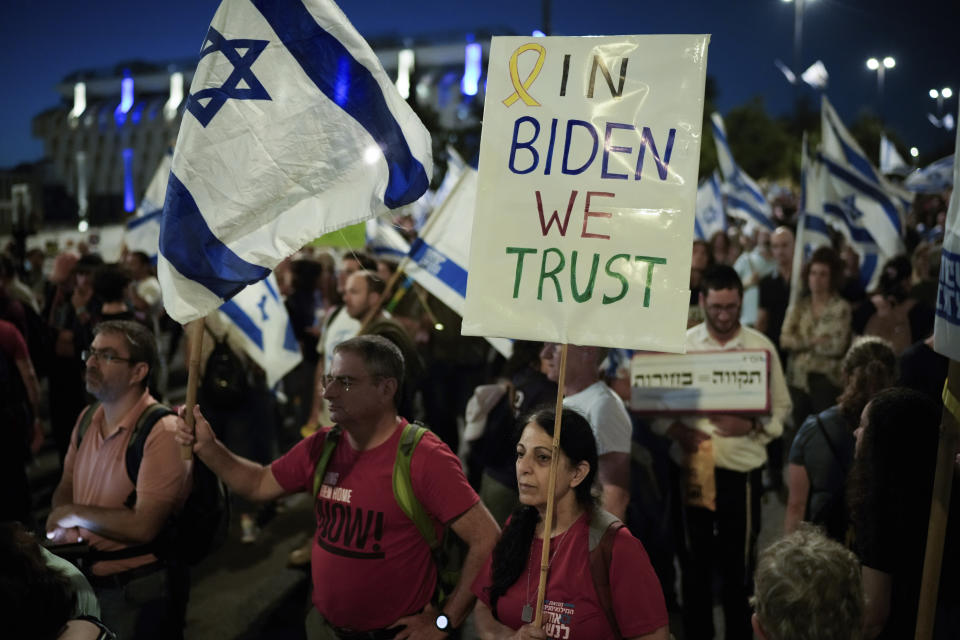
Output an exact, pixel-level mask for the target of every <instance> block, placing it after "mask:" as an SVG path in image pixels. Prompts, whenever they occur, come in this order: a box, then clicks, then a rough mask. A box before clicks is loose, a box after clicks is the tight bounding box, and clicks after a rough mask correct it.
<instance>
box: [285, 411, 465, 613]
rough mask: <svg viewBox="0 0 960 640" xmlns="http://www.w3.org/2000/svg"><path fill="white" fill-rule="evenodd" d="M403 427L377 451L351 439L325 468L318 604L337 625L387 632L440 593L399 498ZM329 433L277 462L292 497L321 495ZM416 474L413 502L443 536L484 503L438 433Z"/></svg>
mask: <svg viewBox="0 0 960 640" xmlns="http://www.w3.org/2000/svg"><path fill="white" fill-rule="evenodd" d="M405 424H406V421H405V420H402V421H401V424H400V426H398V427H397V430H396V432H395V433H394V434H393V435H392V436H391V437H390V439H389V440H387V441H386V442H384V443H383V444H381V445H379V446H378V447H375V448H373V449H370V450H369V451H357V450H355V449H354V448H353V447H352V446H351V445H350V442H349V440H348V439H347V437H346V435H345V434H344V435H343V436H341V438H340V441H339V442H338V443H337V448H336V449H335V450H334V452H333V456H332V457H331V459H330V463H329V464H328V465H327V469H326V475H325V477H324V481H323V484H322V486H321V487H320V493H319V495H318V496H317V501H316V518H317V531H316V536H315V538H314V544H313V554H312V561H311V569H312V572H313V604H314V606H316V607H317V609H318V610H319V611H320V613H321V614H323V617H324V618H326V619H327V620H328V621H329V622H330V623H332V624H334V625H336V626H338V627H345V628H349V629H355V630H369V629H379V628H382V627H386V626H388V625H391V624H393V623H394V622H396V620H397V619H398V618H401V617H403V616H405V615H409V614H412V613H416V612H418V611H420V610H421V609H422V608H423V607H424V606H425V605H426V604H427V603H428V602H429V601H430V597H431V596H432V595H433V590H434V587H435V585H436V568H435V566H434V562H433V558H432V556H431V554H430V548H429V547H428V546H427V543H426V542H425V541H424V539H423V537H422V536H421V535H420V533H419V532H418V531H417V528H416V526H415V525H414V524H413V521H412V520H410V519H409V518H408V517H407V516H406V515H404V513H403V511H402V510H401V509H400V507H399V506H398V505H397V502H396V499H395V498H394V495H393V464H394V461H395V460H396V456H397V445H398V444H399V442H400V436H401V434H402V433H403V426H404V425H405ZM329 431H330V429H329V428H325V429H321V430H320V431H318V432H317V433H316V434H314V435H312V436H310V437H309V438H306V439H305V440H302V441H301V442H300V443H298V444H297V445H296V446H295V447H294V448H293V449H291V450H290V451H289V452H288V453H287V454H286V455H284V456H283V457H281V458H280V459H279V460H276V461H275V462H274V463H273V465H272V466H271V469H272V471H273V475H274V477H275V478H276V479H277V482H278V483H279V484H280V486H281V487H283V489H284V490H285V491H289V492H295V491H308V492H309V491H312V490H313V472H314V469H315V467H316V462H317V460H318V459H319V458H320V454H321V452H322V451H323V441H324V438H325V437H326V434H327V433H328V432H329ZM410 470H411V477H412V480H413V492H414V495H416V497H417V500H419V501H420V503H421V504H422V505H423V507H424V508H425V509H426V510H427V513H429V514H430V515H431V516H432V517H433V518H434V520H435V523H436V526H437V533H438V535H439V534H440V533H441V532H442V528H443V524H444V523H447V522H449V521H450V520H452V519H454V518H456V517H457V516H459V515H461V514H462V513H464V512H465V511H467V509H469V508H470V507H472V506H473V505H474V504H476V503H477V502H478V501H479V500H480V498H479V497H478V496H477V494H476V492H474V490H473V489H472V488H471V487H470V485H469V484H468V483H467V479H466V477H464V475H463V469H462V468H461V466H460V460H459V459H457V457H456V456H455V455H454V454H453V453H452V452H451V451H450V449H449V447H447V445H445V444H444V443H443V442H441V441H440V439H439V438H437V437H436V436H435V435H434V434H433V433H432V432H428V433H426V434H424V436H423V439H422V440H421V441H420V443H419V444H418V445H417V448H416V449H414V452H413V458H412V460H411V462H410Z"/></svg>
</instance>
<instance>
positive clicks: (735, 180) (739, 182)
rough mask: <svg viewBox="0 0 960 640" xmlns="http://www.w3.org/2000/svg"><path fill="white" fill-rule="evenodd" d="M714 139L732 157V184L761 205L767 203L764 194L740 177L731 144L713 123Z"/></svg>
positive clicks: (738, 166) (730, 180)
mask: <svg viewBox="0 0 960 640" xmlns="http://www.w3.org/2000/svg"><path fill="white" fill-rule="evenodd" d="M713 137H714V138H716V139H717V140H718V141H720V144H722V145H723V148H724V149H726V150H727V155H728V156H730V164H732V165H733V175H731V176H730V179H729V182H730V184H733V185H736V186H737V188H739V189H743V190H744V191H746V192H748V193H749V194H750V195H751V196H753V198H754V199H755V200H756V201H757V202H759V203H761V204H762V203H764V202H766V201H767V200H766V198H764V197H763V194H762V193H758V192H757V191H756V190H755V189H753V188H752V187H751V186H750V185H749V184H747V183H746V181H745V180H744V179H743V178H742V177H741V176H740V173H741V171H740V165H738V164H737V161H736V160H734V159H733V151H732V150H731V149H730V143H729V142H727V136H726V135H724V133H723V131H721V130H720V127H719V126H717V123H716V122H714V123H713Z"/></svg>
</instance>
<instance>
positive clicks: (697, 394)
mask: <svg viewBox="0 0 960 640" xmlns="http://www.w3.org/2000/svg"><path fill="white" fill-rule="evenodd" d="M769 389H770V360H769V354H768V353H767V352H766V351H763V350H759V349H745V350H738V351H703V352H697V353H688V354H686V355H673V354H660V353H640V354H636V355H634V356H633V360H632V361H631V363H630V408H631V409H632V410H634V411H637V412H641V413H657V414H663V413H682V414H697V413H710V412H716V411H727V412H735V413H759V414H767V413H770V391H769Z"/></svg>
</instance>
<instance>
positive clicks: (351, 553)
mask: <svg viewBox="0 0 960 640" xmlns="http://www.w3.org/2000/svg"><path fill="white" fill-rule="evenodd" d="M402 382H403V356H402V355H401V353H400V350H399V349H398V348H397V347H396V346H395V345H394V344H393V343H391V342H390V341H389V340H386V339H385V338H382V337H380V336H360V337H356V338H351V339H350V340H346V341H344V342H341V343H340V344H339V345H337V347H336V348H335V349H334V356H333V361H332V363H331V367H330V371H329V373H328V375H326V376H324V383H325V384H324V392H323V397H324V399H325V400H326V401H327V402H328V403H329V407H330V416H331V418H332V419H333V420H334V421H336V423H337V424H338V425H339V426H340V427H341V428H342V429H343V437H342V439H341V441H340V442H339V443H338V444H337V447H336V449H335V450H334V453H333V456H332V457H331V459H330V462H329V464H328V465H327V468H326V473H325V475H324V478H323V483H322V485H321V487H320V491H319V493H318V495H317V501H316V518H317V532H316V536H315V538H314V543H313V553H312V561H311V567H312V572H313V603H314V606H315V607H316V608H317V610H318V611H319V613H320V614H321V615H322V616H323V617H324V618H325V619H326V621H327V622H328V624H329V625H330V626H331V627H332V628H333V631H334V633H335V634H336V635H337V636H339V637H352V636H353V634H364V635H363V637H378V638H390V637H393V634H394V633H399V634H400V637H402V638H414V639H421V638H438V639H439V638H444V637H446V635H447V634H446V633H445V632H444V631H442V630H441V627H443V625H444V623H447V624H448V625H450V627H452V628H456V627H457V626H459V624H460V623H461V622H462V621H463V619H464V618H465V617H466V616H467V613H468V612H469V611H470V609H471V607H472V605H473V600H474V596H473V595H472V594H471V593H470V585H471V584H472V582H473V580H474V578H475V577H476V575H477V573H478V572H479V571H480V568H481V567H482V566H483V563H484V561H485V560H486V558H487V556H488V555H489V554H490V552H491V551H492V549H493V546H494V544H495V542H496V538H497V534H498V529H497V525H496V522H495V521H494V519H493V517H492V516H491V515H490V513H489V512H488V511H487V509H486V507H484V506H483V504H482V503H481V502H480V499H479V497H478V496H477V494H476V493H475V492H474V491H473V489H471V488H470V485H469V484H468V483H467V481H466V478H465V477H464V475H463V471H462V469H461V466H460V461H459V460H458V459H457V457H456V456H454V455H453V453H452V452H451V451H450V449H449V448H448V447H447V446H446V445H445V444H443V443H442V442H441V441H440V440H439V438H437V437H436V436H434V435H433V434H432V433H427V434H426V435H425V436H424V437H423V439H422V440H421V441H420V443H419V444H418V445H417V447H416V449H415V450H414V453H413V457H412V460H411V476H412V484H413V491H414V495H415V496H416V498H417V500H419V501H420V503H421V504H422V505H423V506H424V508H425V509H426V511H427V512H428V513H429V514H430V515H431V516H432V518H433V519H434V523H435V525H436V527H437V532H438V534H439V533H440V532H441V530H442V527H444V526H447V525H449V526H450V527H451V528H452V529H453V531H454V532H455V533H456V534H457V535H458V536H460V538H462V539H463V540H464V541H465V542H466V543H467V545H468V547H469V551H468V553H467V556H466V558H465V560H464V563H463V569H462V574H461V577H460V582H459V583H458V584H457V587H456V589H454V591H453V593H452V594H451V595H450V596H449V597H448V598H447V600H446V601H445V602H444V606H443V611H442V612H440V611H438V610H437V609H436V608H435V607H434V606H433V605H432V604H431V597H432V595H433V593H434V589H435V586H436V579H437V576H436V567H435V566H434V562H433V559H432V556H431V553H430V548H429V547H428V545H427V543H426V541H425V540H424V539H423V537H422V536H421V535H420V533H419V532H418V531H417V529H416V526H415V525H414V523H413V521H412V520H410V519H409V518H407V517H406V516H405V515H404V513H403V511H401V509H400V507H399V506H398V505H397V503H396V500H395V498H394V495H393V479H392V478H393V466H394V460H395V459H396V455H397V446H398V444H399V440H400V435H401V434H402V432H403V427H404V425H405V424H406V420H405V419H404V418H402V417H400V416H398V415H397V410H396V402H397V396H398V389H399V388H400V387H401V385H402ZM194 413H195V417H196V423H197V428H196V433H195V434H191V433H190V431H189V429H188V428H187V426H186V424H184V423H183V421H182V420H181V421H180V424H179V428H178V432H177V439H178V440H179V441H180V442H181V443H182V444H192V445H193V449H194V451H195V452H196V454H197V455H198V456H200V458H201V459H202V460H203V461H204V462H205V463H206V464H207V466H209V467H210V468H211V469H212V470H213V471H214V472H215V473H216V474H217V475H219V476H220V477H221V478H222V479H223V480H224V481H225V482H226V483H227V485H228V486H229V487H230V488H231V489H232V490H233V491H235V492H237V493H239V494H240V495H242V496H244V497H245V498H248V499H252V500H258V501H264V500H273V499H276V498H278V497H280V496H282V495H284V494H289V493H294V492H298V491H311V490H312V487H313V475H314V470H315V468H316V463H317V460H318V459H319V457H320V454H321V452H322V451H323V443H324V439H325V438H326V436H327V434H328V433H329V431H330V429H329V428H326V429H321V430H319V431H317V432H316V433H315V434H313V435H312V436H310V437H308V438H306V439H305V440H302V441H301V442H300V443H299V444H297V445H296V446H295V447H294V448H293V449H291V450H290V451H289V452H288V453H287V454H285V455H284V456H282V457H281V458H280V459H278V460H276V461H274V462H273V464H271V465H269V466H261V465H258V464H255V463H253V462H250V461H249V460H244V459H242V458H239V457H237V456H235V455H234V454H233V453H231V452H230V451H229V450H228V449H227V448H226V447H224V446H223V444H221V443H220V442H219V441H217V440H216V439H215V437H214V435H213V432H212V431H211V430H210V426H209V425H208V424H207V422H206V421H205V420H204V419H203V416H202V415H201V413H200V411H199V409H195V412H194ZM441 613H442V614H443V615H442V616H441ZM443 617H445V618H446V620H441V619H440V618H443ZM401 625H402V626H401ZM404 627H405V628H404ZM450 627H448V628H450ZM370 632H372V634H370ZM368 634H370V635H368Z"/></svg>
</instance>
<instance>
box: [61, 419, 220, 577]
mask: <svg viewBox="0 0 960 640" xmlns="http://www.w3.org/2000/svg"><path fill="white" fill-rule="evenodd" d="M99 406H100V403H99V402H95V403H93V404H91V405H90V406H88V407H87V408H86V409H85V410H84V413H83V416H82V417H81V418H80V424H79V425H78V426H77V447H78V448H79V447H80V441H81V439H82V438H83V436H84V434H85V433H86V431H87V429H88V428H89V427H90V422H91V421H92V420H93V414H94V412H96V410H97V407H99ZM170 415H175V414H174V411H173V410H172V409H171V408H170V407H168V406H166V405H163V404H160V403H159V402H158V403H156V404H152V405H150V406H149V407H147V408H146V409H145V410H144V412H143V413H142V414H140V417H139V418H138V419H137V422H136V425H135V426H134V428H133V433H131V434H130V440H129V442H128V443H127V452H126V461H125V462H126V467H127V476H128V477H129V478H130V481H131V482H133V484H134V485H136V484H137V474H138V473H139V472H140V462H141V461H142V460H143V449H144V446H145V445H146V442H147V436H149V435H150V431H151V430H152V429H153V426H154V425H155V424H156V423H157V421H158V420H160V419H162V418H164V417H166V416H170ZM191 475H192V476H193V487H192V488H191V489H190V495H189V496H188V497H187V500H186V502H184V504H183V508H182V509H181V510H180V511H179V513H176V514H174V515H173V516H171V517H170V518H169V519H168V520H167V522H166V524H164V526H163V528H162V529H161V530H160V533H159V534H158V535H157V537H156V538H155V539H154V540H152V541H151V542H148V543H146V544H142V545H135V546H132V547H127V548H126V549H121V550H118V551H97V550H94V551H91V552H90V554H89V555H88V556H87V557H86V558H85V560H86V561H87V562H88V563H90V562H98V561H100V560H120V559H123V558H134V557H136V556H141V555H144V554H147V553H152V554H154V555H156V556H157V557H158V558H160V559H161V560H163V561H164V562H166V563H168V564H178V563H179V564H188V565H194V564H197V563H198V562H200V561H201V560H202V559H203V558H205V557H206V556H207V555H209V554H210V553H211V552H212V551H214V550H215V549H217V548H218V547H220V545H222V544H223V542H224V540H226V539H227V532H228V529H229V526H230V500H229V495H228V491H227V487H226V485H225V484H224V483H223V481H222V480H220V478H218V477H217V475H216V474H214V473H213V471H211V470H210V468H209V467H207V465H205V464H203V462H202V461H201V460H200V459H199V458H197V457H196V456H194V458H193V472H192V474H191ZM136 502H137V490H136V489H134V490H133V491H131V492H130V495H129V496H127V499H126V501H125V502H124V506H125V507H127V508H133V505H134V504H136Z"/></svg>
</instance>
